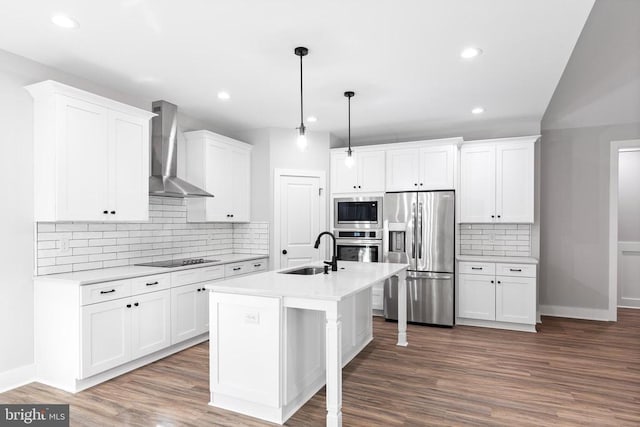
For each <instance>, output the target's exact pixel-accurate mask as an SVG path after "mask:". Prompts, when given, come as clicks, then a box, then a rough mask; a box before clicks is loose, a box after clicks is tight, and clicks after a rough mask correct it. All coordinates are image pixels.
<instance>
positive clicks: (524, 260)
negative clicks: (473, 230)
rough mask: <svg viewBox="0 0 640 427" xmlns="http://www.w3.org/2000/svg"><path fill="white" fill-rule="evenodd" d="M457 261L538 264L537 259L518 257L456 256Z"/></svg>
mask: <svg viewBox="0 0 640 427" xmlns="http://www.w3.org/2000/svg"><path fill="white" fill-rule="evenodd" d="M456 259H457V260H458V261H470V262H503V263H509V264H538V258H533V257H524V256H522V257H520V256H517V257H515V256H512V257H508V256H487V255H457V256H456Z"/></svg>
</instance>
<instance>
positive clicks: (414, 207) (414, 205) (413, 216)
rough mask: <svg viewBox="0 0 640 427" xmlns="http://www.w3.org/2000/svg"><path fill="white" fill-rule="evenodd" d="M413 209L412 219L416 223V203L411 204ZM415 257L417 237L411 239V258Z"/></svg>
mask: <svg viewBox="0 0 640 427" xmlns="http://www.w3.org/2000/svg"><path fill="white" fill-rule="evenodd" d="M411 210H412V212H411V217H412V218H411V220H412V222H413V223H414V224H415V223H416V221H415V219H416V204H415V203H413V204H412V205H411ZM415 258H416V239H415V238H413V239H411V259H415Z"/></svg>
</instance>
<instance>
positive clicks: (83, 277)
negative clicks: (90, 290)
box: [35, 254, 268, 285]
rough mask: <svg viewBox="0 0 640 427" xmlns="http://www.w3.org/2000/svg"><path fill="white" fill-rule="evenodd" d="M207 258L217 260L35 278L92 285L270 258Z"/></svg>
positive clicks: (243, 256) (254, 256) (89, 271)
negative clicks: (179, 265)
mask: <svg viewBox="0 0 640 427" xmlns="http://www.w3.org/2000/svg"><path fill="white" fill-rule="evenodd" d="M205 258H208V259H215V260H216V262H208V263H204V264H194V265H186V266H181V267H172V268H166V267H145V266H136V265H128V266H123V267H111V268H101V269H97V270H86V271H76V272H73V273H59V274H48V275H44V276H36V277H35V279H36V280H38V279H45V280H53V281H63V282H73V283H76V284H78V285H90V284H92V283H100V282H109V281H112V280H122V279H130V278H132V277H142V276H151V275H153V274H163V273H172V272H174V271H179V270H187V269H190V268H204V267H213V266H216V265H222V264H232V263H235V262H243V261H251V260H254V259H262V258H268V256H267V255H246V254H227V255H212V256H209V257H205Z"/></svg>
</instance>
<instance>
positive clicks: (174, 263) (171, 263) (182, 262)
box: [135, 258, 220, 268]
mask: <svg viewBox="0 0 640 427" xmlns="http://www.w3.org/2000/svg"><path fill="white" fill-rule="evenodd" d="M218 261H220V260H218V259H204V258H182V259H171V260H168V261H155V262H144V263H142V264H135V265H140V266H144V267H166V268H170V267H184V266H186V265H196V264H206V263H209V262H218Z"/></svg>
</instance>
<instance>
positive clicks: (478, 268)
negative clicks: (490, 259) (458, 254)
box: [471, 267, 482, 270]
mask: <svg viewBox="0 0 640 427" xmlns="http://www.w3.org/2000/svg"><path fill="white" fill-rule="evenodd" d="M471 269H472V270H482V267H471Z"/></svg>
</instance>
